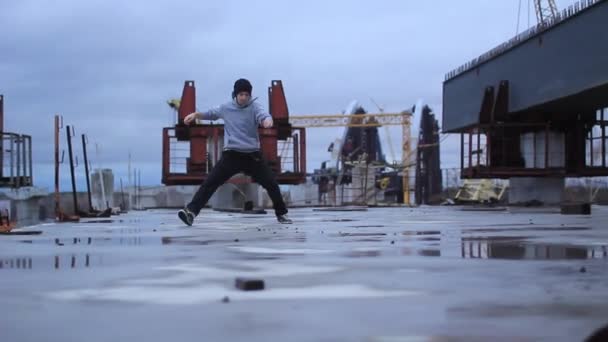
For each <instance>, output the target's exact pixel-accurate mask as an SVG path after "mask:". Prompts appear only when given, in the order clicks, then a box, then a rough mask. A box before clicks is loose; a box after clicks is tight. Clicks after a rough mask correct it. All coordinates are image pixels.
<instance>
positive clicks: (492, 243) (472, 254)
mask: <svg viewBox="0 0 608 342" xmlns="http://www.w3.org/2000/svg"><path fill="white" fill-rule="evenodd" d="M461 256H462V257H463V258H473V259H510V260H572V259H574V260H576V259H578V260H582V259H607V258H608V247H606V246H580V245H567V244H544V243H534V242H530V241H525V240H518V239H517V238H516V237H515V238H514V237H503V239H494V238H491V239H463V240H462V245H461Z"/></svg>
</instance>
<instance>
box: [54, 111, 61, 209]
mask: <svg viewBox="0 0 608 342" xmlns="http://www.w3.org/2000/svg"><path fill="white" fill-rule="evenodd" d="M59 216H60V207H59V115H55V218H56V219H59Z"/></svg>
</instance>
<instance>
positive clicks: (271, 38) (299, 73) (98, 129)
mask: <svg viewBox="0 0 608 342" xmlns="http://www.w3.org/2000/svg"><path fill="white" fill-rule="evenodd" d="M519 3H520V1H519V0H461V1H454V0H434V1H432V0H428V1H410V0H408V1H404V0H395V1H382V0H376V1H371V0H369V1H353V0H350V1H327V0H323V1H318V0H309V1H279V0H276V1H275V0H268V1H260V2H254V1H234V0H232V1H230V0H227V1H226V0H224V1H195V0H172V1H161V0H158V1H143V0H130V1H111V0H87V1H73V0H56V1H52V2H50V1H44V0H38V1H35V0H20V1H3V3H2V5H1V7H0V32H2V44H1V47H0V93H1V94H4V95H5V131H10V132H17V133H22V134H29V135H32V137H33V141H34V176H35V182H36V185H38V186H42V187H47V186H50V185H51V184H52V179H53V178H52V175H53V168H52V161H53V154H52V153H53V152H52V151H53V145H52V144H53V140H52V137H53V116H54V115H55V114H56V113H60V114H62V115H63V117H64V122H65V124H72V125H74V126H75V128H76V134H77V135H78V138H79V137H80V134H82V133H86V134H87V135H88V136H89V140H90V142H91V143H92V144H95V143H97V144H98V145H99V146H100V153H99V154H96V153H95V151H94V148H91V149H90V155H91V159H92V162H93V164H94V165H93V166H94V167H97V166H103V167H111V168H113V169H114V172H115V174H116V177H117V179H118V178H120V177H123V178H124V179H125V180H126V176H127V158H128V151H129V150H130V151H131V153H132V156H133V165H134V166H135V167H139V168H141V169H142V183H144V185H152V184H159V183H160V178H161V171H160V170H161V133H162V127H165V126H170V125H171V124H172V123H173V113H172V111H171V109H170V108H169V107H168V106H167V105H166V100H167V99H169V98H172V97H179V96H180V95H181V91H182V87H183V82H184V81H185V80H194V81H195V82H196V87H197V107H198V108H199V109H201V110H202V109H205V108H207V107H209V106H212V105H215V104H219V103H221V102H224V101H227V100H229V96H230V92H231V90H232V84H233V82H234V80H235V79H237V78H240V77H245V78H248V79H250V80H251V81H252V83H253V86H254V90H253V91H254V96H256V95H257V96H259V97H260V100H261V103H263V104H264V105H266V106H267V103H268V102H267V101H268V100H267V92H266V89H267V87H268V86H269V84H270V81H271V80H274V79H280V80H282V81H283V84H284V87H285V91H286V96H287V101H288V105H289V110H290V113H291V114H294V115H295V114H297V115H304V114H334V113H335V114H338V113H340V112H341V111H342V110H343V109H344V107H345V106H346V105H347V104H348V103H349V102H350V101H351V100H354V99H356V100H359V101H360V103H361V104H362V105H363V106H364V107H365V109H367V110H368V111H370V112H375V111H376V107H375V105H374V104H373V103H372V102H371V101H370V98H373V99H374V100H375V101H376V102H378V103H379V104H380V105H382V106H383V107H384V109H385V111H387V112H397V111H401V110H403V109H407V108H411V106H412V105H413V104H415V102H416V101H417V100H418V99H424V100H425V102H426V103H428V104H429V106H431V107H432V108H433V109H434V111H435V112H436V113H437V114H438V116H439V119H441V117H440V116H441V96H442V95H441V90H442V81H443V79H444V74H445V73H447V72H448V71H449V70H451V69H453V68H455V67H458V66H459V65H460V64H462V63H464V62H466V61H467V60H469V59H471V58H474V57H476V56H478V55H479V54H481V53H483V52H485V51H487V50H489V49H491V48H492V47H494V46H496V45H498V44H499V43H501V42H503V41H505V40H507V39H509V38H510V37H511V36H513V35H514V34H515V32H516V24H517V13H518V6H519ZM521 3H522V9H521V17H520V31H521V30H524V29H525V28H526V27H527V25H528V11H527V7H528V4H529V3H530V1H528V0H521ZM557 3H558V7H560V8H564V7H565V6H567V5H570V4H571V3H573V1H571V0H558V1H557ZM530 8H532V7H530ZM529 22H530V23H531V24H533V23H534V22H535V16H534V12H533V11H532V12H531V13H530V16H529ZM440 121H441V120H440ZM341 132H342V129H315V130H314V131H313V130H311V131H309V133H308V156H309V160H308V165H309V169H312V168H316V167H318V165H319V164H320V162H321V161H322V160H325V159H327V158H328V157H329V156H328V154H327V152H325V151H326V150H327V146H328V145H329V143H330V142H331V141H332V140H333V139H335V138H337V137H338V136H341ZM399 132H400V131H399V129H398V128H394V129H393V130H392V131H391V137H392V141H393V146H394V148H395V149H396V150H398V149H399V146H400V139H399ZM382 134H383V137H384V136H385V134H384V132H383V133H382ZM385 140H386V139H385ZM62 141H63V143H65V133H64V134H63V135H62ZM458 143H459V139H455V137H450V138H447V139H446V140H445V141H444V144H443V146H442V156H441V158H442V167H444V168H449V167H457V166H458V153H459V147H458ZM64 145H65V144H64ZM76 149H77V152H78V153H79V154H80V153H81V145H80V140H78V143H77V144H76ZM384 149H385V153H386V154H387V157H389V159H390V156H388V155H389V149H388V148H387V147H386V146H385V148H384ZM79 158H82V157H79ZM396 158H399V156H396ZM64 170H65V171H66V172H65V174H64V175H65V176H64V177H62V178H64V179H66V180H67V179H68V178H67V174H68V173H67V168H65V169H64ZM78 172H81V173H82V172H83V170H82V167H80V168H79V171H78ZM63 184H66V182H63Z"/></svg>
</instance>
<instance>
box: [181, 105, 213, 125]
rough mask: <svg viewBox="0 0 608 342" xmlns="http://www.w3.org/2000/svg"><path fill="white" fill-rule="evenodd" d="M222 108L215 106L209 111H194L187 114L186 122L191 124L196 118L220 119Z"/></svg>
mask: <svg viewBox="0 0 608 342" xmlns="http://www.w3.org/2000/svg"><path fill="white" fill-rule="evenodd" d="M220 115H221V110H220V107H219V106H217V107H213V108H211V109H209V110H207V111H204V112H194V113H191V114H188V115H186V117H185V118H184V123H185V124H186V125H189V124H190V123H191V122H194V120H197V119H198V120H217V119H219V118H220V117H221V116H220Z"/></svg>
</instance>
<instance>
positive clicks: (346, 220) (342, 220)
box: [321, 219, 356, 222]
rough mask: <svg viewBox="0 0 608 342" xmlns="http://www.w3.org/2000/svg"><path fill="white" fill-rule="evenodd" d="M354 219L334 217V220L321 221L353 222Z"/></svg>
mask: <svg viewBox="0 0 608 342" xmlns="http://www.w3.org/2000/svg"><path fill="white" fill-rule="evenodd" d="M353 221H356V220H353V219H333V220H322V221H321V222H353Z"/></svg>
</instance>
